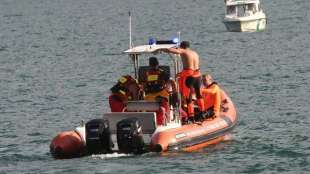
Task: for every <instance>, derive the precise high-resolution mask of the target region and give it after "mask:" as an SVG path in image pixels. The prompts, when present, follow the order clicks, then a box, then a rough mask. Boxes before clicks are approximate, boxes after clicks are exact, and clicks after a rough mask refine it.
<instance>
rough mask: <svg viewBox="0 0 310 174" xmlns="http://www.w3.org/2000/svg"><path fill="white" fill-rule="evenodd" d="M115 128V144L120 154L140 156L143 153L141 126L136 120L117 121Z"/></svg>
mask: <svg viewBox="0 0 310 174" xmlns="http://www.w3.org/2000/svg"><path fill="white" fill-rule="evenodd" d="M116 127H117V144H118V149H119V151H120V152H122V153H134V154H142V153H144V152H145V149H144V147H145V146H144V140H143V133H142V124H141V123H140V121H139V119H137V118H126V119H123V120H121V121H119V122H118V123H117V125H116Z"/></svg>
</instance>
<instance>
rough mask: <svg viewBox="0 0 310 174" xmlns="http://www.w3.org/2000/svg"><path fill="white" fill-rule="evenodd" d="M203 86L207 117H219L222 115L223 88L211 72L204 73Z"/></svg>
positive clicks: (202, 91)
mask: <svg viewBox="0 0 310 174" xmlns="http://www.w3.org/2000/svg"><path fill="white" fill-rule="evenodd" d="M202 82H203V86H204V87H203V88H202V90H201V93H202V96H203V99H204V102H205V107H206V113H207V114H206V116H205V117H207V118H208V117H218V116H219V115H220V106H221V89H220V87H219V86H218V84H217V83H216V82H214V81H213V78H212V76H211V75H210V74H204V75H203V76H202Z"/></svg>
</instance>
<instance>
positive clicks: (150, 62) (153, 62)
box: [149, 57, 159, 67]
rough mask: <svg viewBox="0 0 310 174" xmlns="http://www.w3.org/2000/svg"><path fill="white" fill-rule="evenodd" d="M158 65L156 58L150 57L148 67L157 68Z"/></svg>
mask: <svg viewBox="0 0 310 174" xmlns="http://www.w3.org/2000/svg"><path fill="white" fill-rule="evenodd" d="M158 64H159V63H158V60H157V58H156V57H150V58H149V65H150V66H152V67H154V66H157V65H158Z"/></svg>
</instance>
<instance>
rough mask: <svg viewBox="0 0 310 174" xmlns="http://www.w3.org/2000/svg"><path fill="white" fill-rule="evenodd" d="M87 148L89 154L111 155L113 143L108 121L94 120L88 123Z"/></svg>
mask: <svg viewBox="0 0 310 174" xmlns="http://www.w3.org/2000/svg"><path fill="white" fill-rule="evenodd" d="M85 128H86V148H87V152H88V153H89V154H103V153H111V152H112V148H113V142H112V139H111V133H110V129H109V122H108V120H104V119H94V120H90V121H89V122H87V123H86V126H85Z"/></svg>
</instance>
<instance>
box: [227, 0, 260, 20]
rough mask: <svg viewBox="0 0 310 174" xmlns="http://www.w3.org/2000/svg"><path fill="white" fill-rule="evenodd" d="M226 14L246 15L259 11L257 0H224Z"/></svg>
mask: <svg viewBox="0 0 310 174" xmlns="http://www.w3.org/2000/svg"><path fill="white" fill-rule="evenodd" d="M225 4H226V16H231V17H232V16H235V17H247V16H251V15H254V14H255V13H257V12H261V11H262V8H261V5H260V2H259V0H226V1H225Z"/></svg>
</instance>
